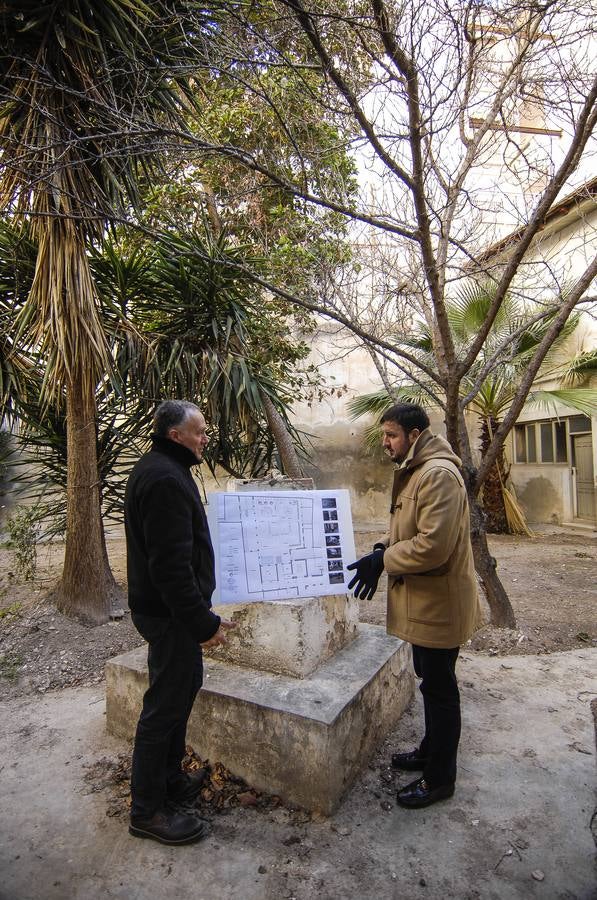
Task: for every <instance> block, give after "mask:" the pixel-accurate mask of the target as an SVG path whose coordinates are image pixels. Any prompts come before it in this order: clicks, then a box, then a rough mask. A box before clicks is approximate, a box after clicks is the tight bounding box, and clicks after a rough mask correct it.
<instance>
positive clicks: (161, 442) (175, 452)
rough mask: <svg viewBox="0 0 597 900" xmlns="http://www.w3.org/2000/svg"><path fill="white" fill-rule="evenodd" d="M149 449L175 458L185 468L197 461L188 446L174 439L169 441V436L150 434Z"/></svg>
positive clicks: (195, 463)
mask: <svg viewBox="0 0 597 900" xmlns="http://www.w3.org/2000/svg"><path fill="white" fill-rule="evenodd" d="M151 449H152V450H157V452H158V453H164V454H165V455H166V456H169V457H171V458H172V459H175V460H176V461H177V462H179V463H181V464H182V465H183V466H186V468H187V469H190V468H191V466H196V465H197V464H198V463H199V460H198V459H197V457H196V456H195V454H194V453H193V452H192V451H191V450H189V449H188V447H185V446H184V444H177V443H176V441H171V440H170V438H165V437H162V436H161V434H152V435H151Z"/></svg>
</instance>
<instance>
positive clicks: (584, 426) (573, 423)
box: [568, 416, 591, 434]
mask: <svg viewBox="0 0 597 900" xmlns="http://www.w3.org/2000/svg"><path fill="white" fill-rule="evenodd" d="M568 425H569V427H570V434H582V433H583V432H586V431H590V430H591V420H590V419H589V417H588V416H571V417H570V418H569V419H568Z"/></svg>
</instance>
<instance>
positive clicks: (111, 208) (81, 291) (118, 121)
mask: <svg viewBox="0 0 597 900" xmlns="http://www.w3.org/2000/svg"><path fill="white" fill-rule="evenodd" d="M192 6H193V4H190V3H189V4H184V3H174V4H172V3H165V2H153V3H151V4H147V3H145V2H143V0H109V2H106V0H103V2H102V0H89V2H81V0H49V2H44V3H40V2H32V0H9V2H6V3H4V4H2V8H1V10H0V27H1V29H2V34H3V37H4V39H3V42H2V51H0V69H1V73H2V77H1V88H0V91H1V93H0V104H1V107H2V115H1V116H0V198H1V199H0V204H1V207H2V209H3V210H4V211H5V213H7V214H9V215H11V216H12V217H13V219H14V220H16V221H18V220H25V219H27V220H29V221H30V222H31V229H32V236H33V238H34V239H35V241H36V243H37V246H38V251H37V259H36V266H35V272H34V276H33V281H32V284H31V289H30V291H29V295H28V297H27V300H26V302H25V304H24V305H23V308H22V310H21V312H20V314H19V319H18V338H19V340H20V342H21V343H22V344H23V343H27V344H28V347H29V349H30V350H31V351H32V352H35V353H37V354H39V355H40V356H41V357H42V358H43V360H44V365H45V375H44V378H43V382H42V386H41V387H42V396H43V398H44V401H45V402H46V403H53V404H61V403H64V404H65V408H66V426H67V466H68V476H67V482H68V487H67V525H66V550H65V560H64V570H63V574H62V579H61V582H60V584H59V586H58V588H57V591H56V594H55V599H56V602H57V605H58V607H59V608H60V609H61V610H62V611H64V612H66V613H68V614H72V615H76V616H78V617H80V618H81V619H84V620H88V621H91V622H103V621H106V620H107V618H108V616H109V615H110V611H111V608H112V604H113V602H114V601H115V599H116V598H117V588H116V584H115V582H114V578H113V576H112V573H111V571H110V568H109V565H108V559H107V553H106V548H105V542H104V537H103V529H102V523H101V517H100V497H99V489H100V488H99V479H98V465H97V453H96V411H97V410H96V400H95V397H96V386H97V385H98V383H100V382H101V380H102V379H103V378H104V377H105V375H106V373H107V372H109V371H110V368H111V359H110V354H109V347H108V344H107V341H106V336H105V334H104V329H103V325H102V320H101V316H100V312H99V302H98V296H97V291H96V288H95V284H94V281H93V277H92V273H91V269H90V264H89V256H88V250H89V248H90V246H91V245H92V244H93V243H94V242H97V241H99V240H101V239H102V237H103V233H104V230H105V227H106V223H107V222H108V221H109V220H110V218H111V216H112V215H113V214H114V213H115V211H116V210H119V209H121V208H122V205H123V204H124V203H125V202H127V201H131V200H133V201H134V199H135V196H136V187H137V182H138V174H139V171H140V169H141V167H142V168H143V171H144V173H145V174H146V175H147V174H150V173H151V168H152V166H153V165H154V164H155V161H156V160H157V159H158V155H157V153H156V152H155V151H156V149H158V147H157V145H156V141H157V139H156V140H154V141H153V142H150V141H149V139H148V138H147V137H145V138H143V143H141V142H140V140H137V139H136V138H135V134H137V133H140V132H143V134H145V135H146V134H147V132H148V129H149V127H150V126H152V125H154V126H156V125H157V123H158V121H159V124H160V125H161V126H167V125H168V124H170V123H172V122H173V121H176V122H181V121H182V119H183V116H184V106H185V101H186V99H187V98H188V97H189V96H190V89H189V74H188V73H189V68H188V65H187V67H186V68H185V69H184V74H183V75H182V76H181V77H178V72H179V71H180V68H179V67H180V64H181V63H188V61H189V60H188V59H185V56H188V55H189V54H191V55H192V57H193V61H195V59H196V54H195V49H194V48H193V47H191V42H190V40H188V39H185V37H184V34H183V29H182V27H181V22H180V14H181V12H184V10H185V8H186V7H189V8H190V7H192ZM204 24H205V23H201V22H197V23H196V29H195V34H199V33H200V32H201V29H202V27H203V25H204ZM139 123H141V126H142V127H139ZM158 130H159V129H157V127H155V128H154V133H157V131H158Z"/></svg>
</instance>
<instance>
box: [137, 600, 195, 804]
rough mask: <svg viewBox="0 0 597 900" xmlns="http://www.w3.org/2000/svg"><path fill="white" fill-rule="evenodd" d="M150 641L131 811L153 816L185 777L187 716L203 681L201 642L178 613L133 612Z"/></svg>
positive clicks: (141, 632)
mask: <svg viewBox="0 0 597 900" xmlns="http://www.w3.org/2000/svg"><path fill="white" fill-rule="evenodd" d="M132 620H133V624H134V625H135V628H136V629H137V631H138V632H139V634H141V636H142V637H144V638H145V640H146V641H147V643H148V644H149V649H148V653H147V661H148V666H149V687H148V689H147V691H146V692H145V695H144V697H143V709H142V711H141V716H140V718H139V723H138V725H137V732H136V734H135V746H134V749H133V764H132V772H131V798H132V803H131V816H132V817H141V818H145V817H150V816H152V815H153V814H154V812H156V811H157V810H158V809H160V808H162V807H163V806H164V804H165V802H166V799H167V795H168V792H169V790H172V789H173V788H175V786H176V784H177V782H180V781H181V780H182V770H181V763H182V760H183V757H184V755H185V745H186V733H187V722H188V719H189V716H190V714H191V710H192V708H193V703H194V702H195V697H196V696H197V691H198V690H199V688H200V687H201V684H202V682H203V659H202V654H201V647H200V646H199V644H198V643H197V642H196V641H195V640H194V639H193V638H192V637H190V635H189V634H188V632H187V630H186V629H185V628H184V627H182V626H180V625H177V624H176V623H175V622H174V621H173V620H172V619H162V618H157V617H155V616H143V615H139V614H138V613H133V615H132Z"/></svg>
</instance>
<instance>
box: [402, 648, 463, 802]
mask: <svg viewBox="0 0 597 900" xmlns="http://www.w3.org/2000/svg"><path fill="white" fill-rule="evenodd" d="M459 650H460V647H453V648H451V649H449V650H444V649H439V648H435V647H433V648H431V647H418V646H416V645H415V644H413V665H414V668H415V673H416V674H417V675H418V676H419V678H420V679H421V684H420V687H419V689H420V691H421V694H422V695H423V706H424V709H425V737H424V738H423V740H422V741H421V745H420V748H419V752H420V754H421V756H423V757H425V759H426V760H427V763H426V765H425V769H424V771H423V777H424V779H425V781H426V782H427V784H428V785H429V787H432V788H436V787H440V786H441V785H445V784H454V782H455V781H456V756H457V753H458V741H459V740H460V692H459V690H458V682H457V681H456V660H457V659H458V653H459Z"/></svg>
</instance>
